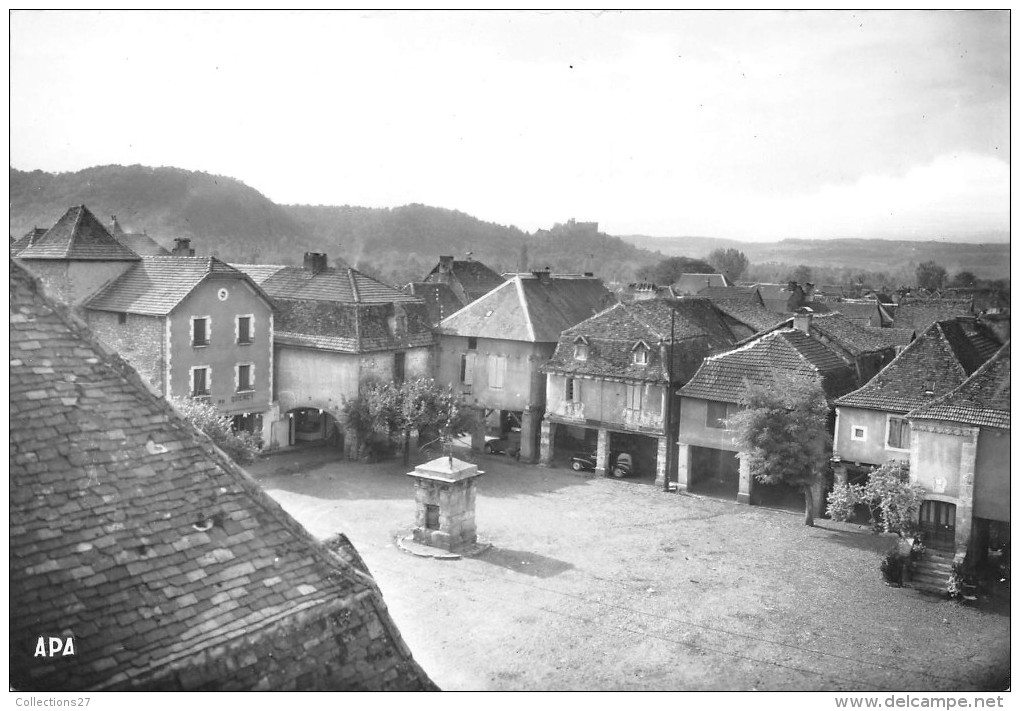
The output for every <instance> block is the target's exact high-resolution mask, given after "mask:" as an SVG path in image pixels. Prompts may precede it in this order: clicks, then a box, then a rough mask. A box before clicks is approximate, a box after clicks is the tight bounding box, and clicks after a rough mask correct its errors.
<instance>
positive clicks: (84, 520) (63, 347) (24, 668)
mask: <svg viewBox="0 0 1020 711" xmlns="http://www.w3.org/2000/svg"><path fill="white" fill-rule="evenodd" d="M10 343H11V348H10V356H11V360H10V414H11V428H10V467H9V468H10V473H9V476H10V510H9V514H10V519H9V523H10V539H9V554H10V593H9V595H10V597H9V602H10V606H11V612H12V614H11V617H10V654H11V659H10V679H11V684H12V686H13V687H14V688H19V689H22V690H30V689H40V690H46V691H57V690H85V689H107V688H113V689H118V688H134V689H139V688H152V687H176V688H196V687H206V688H217V687H222V686H229V685H231V684H232V683H235V681H236V680H234V679H232V677H233V676H239V675H240V673H241V671H247V670H248V669H249V668H250V665H258V664H260V663H264V662H260V657H261V656H263V655H256V654H254V653H253V652H251V651H249V650H255V649H258V647H256V646H254V645H257V644H260V645H270V647H269V650H268V652H269V655H270V656H273V657H275V658H277V659H278V660H280V661H279V663H280V664H285V663H287V662H288V661H289V660H292V659H294V658H295V655H294V653H293V652H294V647H297V648H298V649H300V648H301V645H302V644H306V643H307V642H310V641H313V637H314V638H315V640H314V641H316V642H324V643H320V645H319V646H317V647H316V650H318V652H317V653H319V654H323V653H325V652H326V651H327V650H328V646H329V645H330V644H334V645H335V644H337V642H334V641H333V637H331V636H330V635H329V634H328V633H327V632H326V631H327V630H328V629H329V627H330V625H333V626H334V628H333V629H334V634H336V635H338V638H339V636H346V635H347V634H348V632H349V631H353V630H356V629H359V627H358V625H359V624H360V625H365V624H368V625H372V624H377V623H376V622H373V621H370V620H369V619H368V618H367V615H368V613H367V612H366V611H365V607H364V606H363V605H361V604H360V603H359V601H360V600H365V599H366V598H371V599H374V600H376V601H377V609H379V610H383V612H381V613H380V614H379V616H378V617H373V618H372V620H382V619H383V615H385V612H384V609H385V608H384V606H383V603H382V600H381V595H380V593H379V591H378V588H377V587H376V585H375V583H374V582H373V581H372V579H371V578H370V577H368V576H367V575H365V574H364V573H362V572H360V571H359V570H357V569H356V568H355V567H354V566H353V565H351V564H349V563H348V562H345V560H344V559H342V558H341V557H339V556H336V555H333V554H332V553H331V552H330V551H329V550H328V549H327V548H326V547H324V546H323V545H321V544H319V543H317V542H316V541H315V539H314V538H313V537H312V536H311V534H309V533H308V532H307V531H306V530H305V529H304V528H303V527H302V526H301V525H300V524H298V523H297V522H296V521H295V520H294V519H292V518H291V517H290V516H289V515H288V514H287V513H285V512H284V511H283V509H282V508H281V507H280V506H279V505H278V504H276V503H275V502H274V501H273V500H272V499H270V498H269V497H268V496H267V495H266V494H265V493H264V492H263V491H262V489H261V488H260V487H259V486H258V484H257V483H256V482H254V481H253V480H252V479H251V478H250V477H249V476H248V475H247V474H246V473H245V472H243V471H242V470H241V469H239V468H238V467H237V466H236V465H234V464H233V463H232V462H231V461H230V460H228V459H227V458H226V457H225V456H224V455H223V453H222V452H221V451H220V450H218V449H216V448H215V447H214V446H213V445H212V443H211V441H210V440H209V439H208V438H207V437H205V435H202V434H201V433H199V432H198V430H196V429H195V428H194V427H192V426H191V425H190V424H188V423H187V422H186V421H185V420H183V419H182V418H181V417H179V416H178V415H177V414H176V413H175V412H174V411H173V410H172V409H171V407H170V405H169V404H168V403H167V402H166V401H165V400H163V399H162V398H160V397H159V396H158V395H156V394H154V393H152V392H150V391H149V390H148V389H146V386H145V385H144V384H143V382H142V380H141V378H140V377H139V376H138V374H137V372H135V371H134V370H133V369H132V368H131V367H130V366H128V365H127V364H126V363H125V362H124V361H123V360H121V359H120V358H119V357H118V356H116V355H114V354H111V353H108V352H107V351H106V350H105V349H104V348H103V347H102V346H100V345H99V344H98V342H97V341H95V340H94V339H93V338H92V337H91V335H90V334H89V332H88V330H87V328H86V327H85V326H84V324H82V323H81V322H80V321H78V320H77V319H74V318H73V317H72V316H70V315H69V313H68V312H67V311H66V310H65V309H64V308H63V307H61V306H58V305H56V304H55V302H52V301H50V300H48V299H46V298H45V297H44V296H43V295H42V294H41V291H40V290H39V289H38V287H37V285H36V284H35V282H34V281H33V280H32V279H31V278H30V277H29V276H28V274H27V272H25V270H24V269H22V268H21V267H19V266H17V265H16V264H14V263H13V262H12V263H11V267H10ZM387 619H388V618H387ZM310 623H314V624H310ZM304 630H308V631H311V630H315V632H314V634H313V635H311V636H303V635H298V637H299V640H298V642H296V643H295V642H294V641H293V640H294V639H295V634H294V633H295V632H296V631H298V632H300V631H304ZM39 635H45V636H61V637H64V636H71V637H73V638H74V641H75V650H76V654H75V655H74V656H63V657H57V658H53V659H48V658H45V657H35V656H34V648H35V644H36V639H37V637H38V636H39ZM378 635H379V636H378V637H377V639H379V640H380V644H379V649H378V650H377V651H378V655H377V656H376V657H375V658H376V659H379V660H380V661H379V662H377V663H376V665H378V666H381V665H383V664H387V663H390V660H392V659H394V658H396V659H398V660H402V663H403V664H405V665H414V662H413V660H412V659H411V658H410V654H409V653H408V652H407V651H406V648H405V647H403V644H402V642H401V641H400V639H399V635H397V634H396V632H395V628H393V629H391V630H390V631H389V632H387V631H386V630H382V629H380V630H379V633H378ZM320 636H321V637H322V639H321V640H320V639H318V638H319V637H320ZM345 639H346V637H345ZM348 651H350V649H348ZM341 653H343V652H342V651H341ZM301 656H302V657H306V656H307V652H304V651H302V654H301ZM334 658H335V655H334ZM226 660H229V661H228V662H227V667H223V666H221V663H222V662H224V661H226ZM226 668H229V669H230V670H231V671H232V672H234V674H228V673H226V672H224V671H223V670H224V669H226ZM374 671H375V665H373V664H365V665H364V666H362V665H361V663H360V662H359V666H358V672H359V676H360V677H361V678H362V679H364V680H365V682H364V683H365V684H366V685H371V684H374V683H378V685H379V686H380V688H381V687H383V686H384V685H385V682H384V681H383V678H382V675H381V674H380V676H379V677H371V676H370V674H371V673H373V672H374ZM419 671H420V670H419ZM372 678H376V679H378V682H372V681H370V679H372ZM257 680H258V676H256V677H255V679H254V680H253V681H252V682H250V683H251V684H252V685H254V684H255V682H256V681H257ZM427 685H428V682H427V679H426V678H425V677H424V674H421V675H420V678H419V679H418V684H417V686H418V688H421V687H423V686H427Z"/></svg>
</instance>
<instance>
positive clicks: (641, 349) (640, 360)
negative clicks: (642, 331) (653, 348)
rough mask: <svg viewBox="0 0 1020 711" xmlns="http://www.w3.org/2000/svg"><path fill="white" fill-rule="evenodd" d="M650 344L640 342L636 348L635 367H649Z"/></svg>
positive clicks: (634, 351) (634, 352)
mask: <svg viewBox="0 0 1020 711" xmlns="http://www.w3.org/2000/svg"><path fill="white" fill-rule="evenodd" d="M648 351H649V348H648V344H647V343H645V342H644V341H638V342H637V344H635V346H634V350H633V355H634V365H648Z"/></svg>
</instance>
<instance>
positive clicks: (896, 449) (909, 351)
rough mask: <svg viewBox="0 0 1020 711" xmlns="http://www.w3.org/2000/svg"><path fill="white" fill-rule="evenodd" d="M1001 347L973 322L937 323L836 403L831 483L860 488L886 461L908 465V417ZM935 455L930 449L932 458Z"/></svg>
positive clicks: (948, 539)
mask: <svg viewBox="0 0 1020 711" xmlns="http://www.w3.org/2000/svg"><path fill="white" fill-rule="evenodd" d="M1001 345H1002V344H1001V343H1000V342H999V341H998V339H997V338H996V337H995V335H994V334H993V333H992V332H991V331H990V330H989V329H987V328H984V327H983V326H982V325H981V324H980V322H978V321H976V320H975V319H972V318H956V319H950V320H946V321H938V322H936V323H933V324H932V325H931V326H930V327H928V328H927V329H926V330H925V331H924V332H923V333H922V334H921V335H920V336H918V338H917V339H916V340H914V341H913V342H912V343H911V344H910V345H908V346H907V347H906V348H904V349H903V351H902V352H901V353H900V354H899V355H898V356H896V358H895V359H894V360H893V361H892V362H891V363H890V364H889V365H888V366H886V367H885V369H884V370H882V372H880V373H879V374H878V375H877V376H875V377H874V378H873V379H872V380H871V381H870V382H868V383H867V384H866V385H864V386H863V387H861V388H860V389H857V390H854V391H853V392H850V393H848V394H846V395H844V396H843V397H840V398H838V399H837V400H836V401H835V405H836V423H835V432H834V435H833V444H832V455H833V456H832V460H833V472H834V473H835V476H836V480H837V481H839V482H851V483H863V482H865V481H866V480H867V477H868V475H869V473H870V472H871V471H872V470H873V469H874V468H876V467H878V466H881V465H882V464H885V463H886V462H888V461H890V460H896V461H901V462H910V461H911V459H912V457H911V451H912V449H913V447H914V436H913V426H912V423H911V422H910V420H909V418H908V413H910V412H911V411H913V410H917V409H918V408H921V407H924V406H926V405H928V404H929V403H931V402H933V401H934V400H935V399H937V398H939V397H941V396H943V395H946V394H947V393H949V392H950V391H952V390H954V389H956V388H957V387H959V386H961V385H962V384H963V382H964V381H965V380H966V379H967V378H968V377H969V376H971V375H973V374H974V372H975V371H977V370H978V369H979V368H980V367H981V366H982V365H983V364H984V363H986V362H987V361H988V360H989V359H990V358H991V357H992V356H993V355H994V354H995V352H996V351H997V350H998V349H999V348H1000V346H1001ZM939 452H940V450H938V449H935V450H932V453H933V454H934V456H941V455H940V454H939ZM932 507H936V508H938V507H937V506H936V505H934V504H933V505H932ZM948 516H949V514H948V513H945V517H946V518H947V519H948ZM943 534H944V538H945V540H944V541H941V540H940V542H941V543H944V544H945V545H950V544H951V543H952V540H953V538H952V535H951V531H948V530H945V531H943Z"/></svg>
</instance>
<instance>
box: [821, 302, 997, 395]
mask: <svg viewBox="0 0 1020 711" xmlns="http://www.w3.org/2000/svg"><path fill="white" fill-rule="evenodd" d="M994 342H995V341H994V337H993V336H992V335H991V334H990V333H988V332H987V331H985V330H984V329H981V328H980V327H978V326H976V325H975V324H973V323H972V322H971V323H961V321H959V320H951V321H939V322H937V323H933V324H932V325H931V326H930V327H929V328H928V329H927V330H926V331H925V332H924V333H923V334H921V335H920V336H918V338H917V339H915V340H914V341H913V342H912V343H911V344H910V345H908V346H907V347H906V348H904V349H903V351H902V352H901V353H900V354H899V355H898V356H896V358H894V359H893V361H892V362H891V363H889V365H887V366H886V367H885V368H884V369H883V370H881V371H880V372H879V373H878V375H876V376H875V377H874V378H872V379H871V380H870V381H869V382H868V383H867V384H866V385H865V386H864V387H862V388H860V389H859V390H855V391H854V392H852V393H850V394H849V395H846V396H844V397H841V398H840V399H839V400H837V401H836V405H839V406H844V407H860V408H866V409H871V410H886V411H890V412H909V411H910V410H913V409H914V408H917V407H920V406H922V405H925V404H927V403H929V402H931V401H932V400H933V399H935V398H936V397H939V396H940V395H943V394H945V393H947V392H949V391H950V390H952V389H953V388H955V387H957V386H958V385H960V384H961V383H963V381H964V380H966V379H967V377H968V376H969V375H970V374H971V373H973V372H974V371H975V370H977V369H978V368H979V367H980V366H981V365H982V364H983V363H984V362H985V361H986V360H987V358H988V357H990V354H989V355H988V356H987V357H986V356H985V355H983V354H985V353H987V352H988V350H989V349H988V344H989V343H994Z"/></svg>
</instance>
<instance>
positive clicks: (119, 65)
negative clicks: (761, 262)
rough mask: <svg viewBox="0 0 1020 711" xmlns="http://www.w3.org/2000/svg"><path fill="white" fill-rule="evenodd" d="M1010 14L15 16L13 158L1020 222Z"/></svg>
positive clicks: (736, 221) (651, 204)
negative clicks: (1014, 182) (1013, 178)
mask: <svg viewBox="0 0 1020 711" xmlns="http://www.w3.org/2000/svg"><path fill="white" fill-rule="evenodd" d="M1009 89H1010V86H1009V14H1008V13H1007V12H1001V11H1000V12H977V11H963V12H949V11H920V12H916V11H915V12H907V11H904V12H890V11H864V12H859V11H817V12H804V11H793V12H781V11H775V12H751V11H728V12H723V11H706V12H687V11H664V12H639V11H624V12H587V11H585V12H582V11H567V12H538V11H523V12H478V11H460V12H456V11H453V12H410V11H396V12H380V11H360V12H355V11H347V12H311V11H305V12H267V11H251V12H225V11H221V12H157V11H134V12H130V11H105V12H84V11H83V12H77V11H49V12H36V11H18V12H13V13H12V14H11V15H10V165H11V166H12V167H14V168H17V169H20V170H35V169H39V170H44V171H49V172H65V171H76V170H81V169H83V168H87V167H90V166H95V165H108V164H122V165H131V164H141V165H147V166H175V167H179V168H185V169H189V170H200V171H205V172H208V173H213V174H218V175H226V176H229V177H232V178H236V179H238V180H240V181H242V182H244V183H246V184H247V185H249V186H251V187H253V188H255V189H256V190H258V191H259V192H261V193H263V194H264V195H266V196H267V197H269V198H270V199H272V200H273V201H275V202H277V203H286V204H291V203H301V204H328V205H345V204H346V205H360V206H366V207H396V206H399V205H405V204H408V203H423V204H426V205H433V206H437V207H444V208H449V209H455V210H459V211H461V212H465V213H468V214H470V215H473V216H475V217H478V218H480V219H482V220H486V221H490V222H496V223H499V224H504V225H515V226H517V227H519V228H521V229H524V230H528V231H534V230H536V229H539V228H548V227H550V226H552V224H553V223H556V222H565V221H566V220H567V219H569V218H571V217H574V218H576V219H577V220H579V221H597V222H599V224H600V229H601V230H602V231H604V232H607V233H609V234H614V235H627V234H645V235H652V236H663V237H665V236H681V235H699V236H710V237H722V238H731V239H739V240H748V241H756V240H774V239H782V238H786V237H815V238H827V237H888V238H897V239H911V238H916V239H922V238H924V239H951V238H954V237H966V236H967V235H973V234H977V233H985V232H989V231H1008V230H1009V188H1010V171H1009V162H1010V146H1009V108H1010V106H1009Z"/></svg>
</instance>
